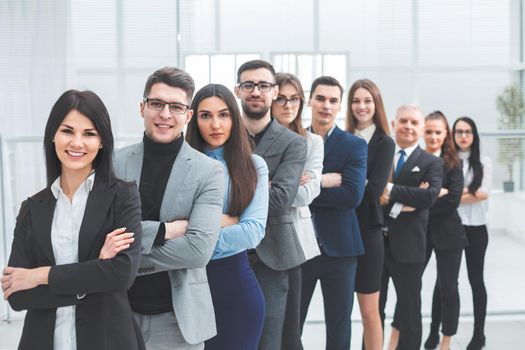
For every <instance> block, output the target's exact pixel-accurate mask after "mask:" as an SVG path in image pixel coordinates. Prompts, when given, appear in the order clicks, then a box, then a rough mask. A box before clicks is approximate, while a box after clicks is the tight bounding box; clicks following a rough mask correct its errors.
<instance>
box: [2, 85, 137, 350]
mask: <svg viewBox="0 0 525 350" xmlns="http://www.w3.org/2000/svg"><path fill="white" fill-rule="evenodd" d="M44 150H45V156H46V168H47V187H46V188H45V189H43V190H42V191H40V192H38V193H37V194H35V195H33V196H32V197H30V198H28V199H27V200H26V201H24V202H23V203H22V207H21V209H20V212H19V214H18V217H17V221H16V227H15V232H14V238H13V244H12V249H11V255H10V258H9V263H8V267H6V268H5V269H4V271H3V276H2V278H1V284H2V291H3V293H4V298H5V299H7V300H8V301H9V303H10V305H11V307H12V308H13V309H15V310H27V313H26V316H25V322H24V328H23V331H22V337H21V339H20V344H19V349H43V350H47V349H48V350H52V349H68V350H76V349H78V350H82V349H85V350H92V349H97V350H100V349H108V350H115V349H122V350H128V349H145V346H144V342H143V340H142V336H141V332H140V330H139V329H138V327H137V325H136V323H135V321H134V319H133V316H132V312H131V309H130V306H129V303H128V298H127V289H128V288H129V287H130V286H131V284H132V282H133V280H134V278H135V275H136V271H137V265H138V261H139V257H140V242H141V236H142V229H141V222H140V221H141V216H140V201H139V196H138V191H137V187H136V185H135V184H132V183H126V182H124V181H121V180H118V179H116V178H115V176H114V174H113V170H112V154H113V135H112V133H111V123H110V120H109V115H108V112H107V110H106V107H105V106H104V104H103V103H102V101H101V100H100V98H99V97H98V96H97V95H95V94H94V93H93V92H91V91H83V92H80V91H76V90H69V91H66V92H65V93H64V94H63V95H62V96H60V98H59V99H58V100H57V102H56V103H55V105H54V106H53V109H52V110H51V114H50V116H49V119H48V121H47V125H46V131H45V135H44ZM110 231H111V233H110V234H108V235H107V233H108V232H110ZM105 242H106V245H105V246H104V243H105ZM103 246H104V248H102V247H103ZM110 258H111V259H110Z"/></svg>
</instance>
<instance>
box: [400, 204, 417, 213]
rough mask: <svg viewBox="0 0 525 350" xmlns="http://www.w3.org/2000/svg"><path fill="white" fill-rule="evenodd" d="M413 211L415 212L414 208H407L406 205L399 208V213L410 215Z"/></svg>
mask: <svg viewBox="0 0 525 350" xmlns="http://www.w3.org/2000/svg"><path fill="white" fill-rule="evenodd" d="M413 211H416V208H414V207H409V206H408V205H403V208H401V212H403V213H411V212H413Z"/></svg>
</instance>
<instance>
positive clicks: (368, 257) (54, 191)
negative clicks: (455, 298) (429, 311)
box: [2, 60, 486, 349]
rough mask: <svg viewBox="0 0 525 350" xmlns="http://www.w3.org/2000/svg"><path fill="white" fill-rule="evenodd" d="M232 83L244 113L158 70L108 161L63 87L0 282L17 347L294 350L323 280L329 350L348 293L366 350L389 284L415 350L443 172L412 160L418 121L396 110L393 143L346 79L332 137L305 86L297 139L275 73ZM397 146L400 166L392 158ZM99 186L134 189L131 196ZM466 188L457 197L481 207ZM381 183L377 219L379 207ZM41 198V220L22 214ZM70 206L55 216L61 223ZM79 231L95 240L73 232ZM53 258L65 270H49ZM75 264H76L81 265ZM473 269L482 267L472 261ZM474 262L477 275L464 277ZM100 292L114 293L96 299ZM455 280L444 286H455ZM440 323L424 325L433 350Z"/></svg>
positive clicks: (335, 345)
mask: <svg viewBox="0 0 525 350" xmlns="http://www.w3.org/2000/svg"><path fill="white" fill-rule="evenodd" d="M237 80H238V85H237V86H236V87H235V94H236V95H237V97H238V98H239V100H240V102H241V107H242V111H241V110H239V108H238V105H237V103H236V101H235V97H234V95H233V94H232V93H231V92H230V91H229V90H228V89H227V88H226V87H224V86H222V85H217V84H210V85H208V86H206V87H204V88H202V89H201V90H199V91H198V92H197V94H196V95H195V97H194V98H193V100H192V97H193V93H194V83H193V80H192V79H191V77H190V76H189V75H188V74H187V73H185V72H184V71H182V70H179V69H176V68H169V67H166V68H163V69H160V70H158V71H156V72H155V73H154V74H152V75H151V76H150V77H149V78H148V81H147V82H146V87H145V90H144V94H143V101H142V102H141V104H140V113H141V116H142V118H143V119H144V126H145V132H144V137H143V141H142V142H141V143H139V144H136V145H131V146H128V147H125V148H124V149H121V150H118V151H117V152H116V154H115V157H114V158H115V159H114V161H112V151H113V139H112V135H111V127H110V122H109V116H108V115H107V111H106V110H105V107H104V105H103V103H102V101H100V99H98V97H96V95H94V94H92V93H90V92H78V91H68V92H66V93H65V94H64V95H62V96H61V97H60V98H59V100H58V101H57V103H56V104H55V106H54V108H53V110H52V112H51V116H50V118H49V120H48V125H47V127H46V134H45V137H44V144H45V146H46V166H47V169H48V187H47V188H46V189H45V190H43V191H42V192H40V193H39V194H37V195H35V196H33V197H31V198H29V199H28V200H27V201H25V202H24V203H23V205H22V209H21V211H20V214H19V216H18V218H17V226H16V229H15V235H14V241H13V248H12V253H11V257H10V260H9V267H7V268H6V269H4V274H3V277H2V289H3V291H4V297H5V298H7V299H8V300H9V302H10V303H11V305H12V307H13V308H14V309H27V310H28V314H27V316H26V321H25V324H26V326H25V327H24V332H23V335H22V339H21V342H20V348H22V349H24V348H35V346H37V344H38V346H39V347H40V348H42V344H47V345H46V346H44V347H43V348H50V349H51V348H54V349H77V348H78V349H82V348H86V349H91V348H97V349H98V348H100V349H104V348H108V349H120V348H122V349H124V348H125V349H133V348H144V344H145V346H146V347H147V348H148V349H201V348H203V347H204V346H205V348H206V349H256V348H259V349H279V348H282V349H301V348H302V345H301V338H300V337H301V329H302V327H303V325H304V321H305V318H306V314H307V311H308V306H309V303H310V300H311V297H312V293H313V290H314V288H315V285H316V282H317V280H320V282H321V288H322V291H323V301H324V306H325V319H326V328H327V337H326V338H327V345H326V347H327V348H328V349H348V348H349V347H350V335H351V320H350V315H351V311H352V306H353V293H354V290H355V291H357V296H358V302H359V306H360V310H361V314H362V318H363V324H364V346H365V347H366V348H367V349H379V348H381V347H382V342H383V336H382V328H381V318H380V315H381V312H380V310H379V305H380V292H379V291H380V290H381V289H382V288H383V289H384V288H385V281H386V279H387V278H388V276H392V278H393V279H394V283H395V286H396V291H397V294H398V305H399V310H400V311H399V313H397V312H396V316H395V319H394V326H395V327H397V329H399V331H400V336H399V341H398V344H399V345H397V346H398V347H399V348H400V349H411V348H416V343H417V342H418V341H419V343H420V342H421V339H420V338H421V331H420V329H421V325H420V314H419V320H418V317H417V312H419V313H420V296H419V293H420V289H421V274H422V272H423V268H424V265H425V260H426V261H427V262H428V257H427V256H429V255H430V254H427V253H426V249H425V241H426V239H425V236H426V232H427V230H426V227H427V220H428V209H429V208H430V207H431V206H432V204H433V202H434V201H435V200H436V198H437V196H438V194H439V192H440V190H441V171H442V170H441V167H442V166H441V163H440V162H439V159H438V158H437V157H433V156H431V155H427V153H425V152H423V151H421V150H419V148H418V147H417V143H418V142H419V137H420V136H421V134H422V130H423V121H422V114H421V111H420V110H419V109H417V108H415V107H413V106H403V107H401V108H400V109H399V110H398V111H397V115H396V118H395V121H394V129H395V143H394V141H393V140H392V139H391V138H390V137H389V136H388V135H389V128H388V123H387V119H386V113H385V111H384V107H383V103H382V99H381V95H380V93H379V89H378V88H377V86H375V84H373V83H372V82H371V81H369V80H360V81H357V82H356V83H355V84H354V85H353V86H352V87H351V89H350V92H349V97H348V116H347V130H348V131H349V132H345V131H343V130H341V129H339V128H338V127H337V126H336V125H335V119H336V116H337V114H338V112H339V111H340V107H341V103H342V97H343V88H342V86H341V85H340V84H339V82H337V80H335V79H333V78H331V77H320V78H318V79H316V80H315V81H314V83H313V84H312V87H311V90H310V96H309V99H308V105H309V106H310V108H311V110H312V125H311V126H310V127H309V128H307V129H305V128H304V127H303V125H302V121H301V114H302V110H303V108H304V106H305V104H306V98H305V96H304V93H303V89H302V87H301V83H300V81H299V80H298V79H297V78H296V77H295V76H293V75H291V74H286V73H278V74H275V71H274V70H273V67H272V66H271V65H270V64H269V63H267V62H265V61H261V60H256V61H249V62H247V63H245V64H243V65H242V66H241V67H240V68H239V70H238V75H237ZM166 107H167V108H166ZM272 116H273V117H274V118H272ZM445 121H446V119H445ZM186 125H187V131H186V135H185V138H186V140H184V137H183V132H182V131H183V128H184V127H185V126H186ZM455 125H456V124H455ZM460 125H461V124H460ZM474 131H475V126H474ZM354 134H355V135H354ZM464 134H465V135H467V133H466V131H465V133H464ZM471 134H472V130H471ZM62 136H67V137H65V140H64V141H63V142H62V143H63V146H62V148H59V147H58V146H59V144H58V143H57V142H56V140H58V139H60V137H62ZM250 139H251V140H250ZM396 148H399V149H403V150H404V152H405V153H406V154H405V155H403V154H399V153H398V152H396V153H395V154H396V156H395V157H394V152H395V149H396ZM469 149H470V148H469ZM435 152H437V151H435ZM435 152H433V153H435ZM398 154H399V155H398ZM446 157H447V155H445V160H446ZM395 158H397V159H395ZM405 158H406V159H405ZM478 159H479V138H478ZM394 160H395V164H396V166H395V167H394V169H395V170H397V171H399V169H401V168H403V169H408V167H410V168H411V169H412V170H411V171H410V170H403V171H401V172H400V174H399V176H397V171H395V173H394V174H395V175H394V177H393V178H392V180H391V182H390V184H389V185H388V186H387V182H388V179H389V175H390V172H391V170H392V165H393V162H394ZM405 162H406V163H407V166H404V163H405ZM112 163H113V164H112ZM445 163H446V162H445ZM472 163H473V164H474V167H476V166H477V165H476V161H473V162H472ZM478 163H479V162H478ZM454 164H456V165H457V164H458V163H454ZM463 164H465V162H464V163H463ZM478 165H479V164H478ZM446 167H447V164H445V168H446ZM415 168H417V169H418V170H417V171H414V170H413V169H415ZM427 168H428V169H430V170H429V171H427ZM50 169H51V170H50ZM53 169H54V170H53ZM113 169H114V170H113ZM466 169H467V170H468V171H471V170H469V169H471V168H470V167H467V168H466ZM481 169H483V166H481ZM50 171H51V172H50ZM113 172H114V173H115V174H116V176H118V177H119V178H122V179H125V180H128V181H134V182H135V183H136V184H137V185H138V191H137V187H136V186H135V185H132V184H130V183H125V182H123V181H121V180H117V177H116V176H115V175H113ZM95 175H96V176H95ZM474 178H475V180H474V182H476V181H478V180H479V178H476V176H474ZM95 179H99V180H98V181H95ZM98 183H101V184H103V185H104V186H105V187H108V186H109V187H111V188H114V187H118V188H119V189H120V188H125V192H127V193H124V194H122V193H120V192H123V190H122V189H120V192H118V193H116V194H115V195H114V196H113V197H111V196H110V195H108V194H107V193H105V192H107V189H106V190H105V192H102V194H100V195H98V196H95V194H96V193H95V191H92V190H91V189H92V188H93V189H96V188H97V186H95V187H93V184H95V185H97V184H98ZM421 183H428V185H427V187H426V188H420V185H421ZM115 184H116V185H115ZM117 185H118V186H117ZM101 186H102V185H99V186H98V187H101ZM119 186H120V187H119ZM476 186H477V185H476V184H474V185H473V186H472V189H473V191H474V192H472V190H470V187H469V191H467V192H466V193H465V194H464V195H463V196H464V197H465V198H469V199H466V200H470V201H472V202H474V201H477V200H478V199H479V198H480V195H481V194H480V193H476V191H481V190H479V186H478V187H476ZM385 187H386V188H387V189H388V202H389V203H390V204H389V205H387V206H386V213H387V215H386V217H387V219H384V215H383V208H382V207H381V204H380V197H381V194H382V193H383V189H384V188H385ZM451 192H453V191H450V190H449V194H447V195H450V194H452V193H451ZM109 193H113V192H109ZM469 193H470V196H471V197H472V198H470V197H469ZM482 193H485V192H483V191H482ZM64 195H65V197H64ZM119 197H124V198H119ZM139 197H140V202H139V201H138V198H139ZM445 197H446V196H445ZM445 197H443V198H445ZM88 199H89V201H88ZM43 202H45V203H46V204H45V207H46V208H47V212H40V209H38V207H37V205H35V203H43ZM131 202H134V205H135V206H134V207H133V206H132V204H133V203H131ZM60 203H62V205H59V204H60ZM86 203H87V204H88V205H86ZM137 203H140V204H138V205H137ZM91 206H93V207H94V208H93V209H91ZM390 207H392V208H393V209H392V210H391V209H390ZM62 208H64V209H62ZM108 208H109V209H108ZM140 209H141V210H140ZM67 210H69V216H68V215H63V214H62V215H60V213H61V212H65V213H67ZM73 214H75V215H76V216H73ZM97 215H98V217H97ZM122 216H124V218H122ZM36 220H47V221H43V222H40V225H38V221H36ZM68 220H69V221H70V222H69V223H68ZM71 220H73V222H71ZM103 220H106V224H105V225H103V224H102V223H103V222H104V221H103ZM51 221H52V222H53V225H51ZM55 221H56V222H55ZM93 222H98V223H99V224H98V225H97V226H98V227H89V226H88V225H93ZM137 222H139V223H141V224H139V225H137ZM46 223H47V226H46ZM90 223H91V224H90ZM85 226H88V227H85ZM32 227H40V229H42V230H43V232H41V233H36V232H34V230H33V229H32ZM63 227H67V229H66V231H67V232H64V228H63ZM114 228H118V229H115V230H113V231H112V232H111V233H109V234H107V235H106V233H107V232H109V231H111V229H114ZM61 230H62V235H60V234H59V232H60V231H61ZM397 232H399V233H397ZM429 232H430V230H429ZM485 232H486V229H485ZM83 233H84V234H83ZM429 234H430V233H429ZM86 235H89V236H91V239H90V240H87V241H86V239H85V238H84V236H86ZM71 236H72V237H71ZM61 240H62V241H63V242H62V243H60V242H61ZM64 241H65V242H64ZM42 243H44V244H42ZM61 244H62V245H61ZM77 246H78V250H79V254H78V255H76V256H75V254H73V253H72V252H73V250H74V249H73V248H75V247H77ZM65 247H67V249H69V250H67V249H65ZM485 248H486V245H485ZM59 250H60V251H59ZM63 250H66V251H67V256H68V258H67V259H60V254H62V253H63V252H62V251H63ZM84 250H89V254H87V253H84V254H80V253H81V252H82V251H84ZM460 252H461V250H460ZM363 253H364V255H363ZM139 255H140V259H139ZM456 255H457V254H456ZM473 255H476V258H475V259H478V260H479V259H480V258H481V259H482V257H481V255H483V254H482V251H480V250H479V249H478V250H477V251H476V253H475V254H473ZM459 256H461V254H460V255H459ZM210 259H211V260H210ZM383 259H384V262H383ZM438 259H439V258H438ZM441 259H442V260H443V258H441ZM445 259H448V258H445ZM456 260H457V259H456ZM467 260H468V257H467ZM139 261H140V263H139ZM119 262H120V263H121V264H120V265H118V263H119ZM122 262H123V263H124V264H122ZM62 265H64V266H62ZM474 265H475V266H474ZM383 266H384V267H385V268H384V269H383ZM472 266H473V267H472V270H476V269H477V270H478V274H479V264H476V263H473V264H472ZM470 270H471V269H470V268H469V272H470ZM135 271H138V276H137V278H136V279H135V281H134V282H133V284H131V281H133V278H134V277H135ZM383 271H385V273H383ZM82 272H84V273H82ZM117 273H121V274H126V275H125V276H126V277H127V279H125V278H124V277H123V276H121V275H116V274H117ZM112 274H113V275H112ZM60 275H61V276H62V279H59V278H58V277H56V276H60ZM110 278H113V279H116V280H112V281H111V282H112V283H110V284H109V285H105V284H104V282H106V281H107V279H110ZM70 279H71V283H68V281H69V280H70ZM451 279H452V280H453V279H454V277H453V276H451ZM455 280H456V289H457V274H456V279H455ZM481 280H482V265H481ZM117 282H120V283H117ZM438 284H439V288H438V286H437V287H436V291H435V300H436V305H437V301H439V300H440V298H439V295H444V292H443V288H442V287H441V284H442V283H441V274H438ZM128 288H129V290H128V292H127V299H128V300H129V304H127V302H126V300H125V299H126V293H125V292H126V290H127V289H128ZM416 294H417V295H416ZM381 296H384V297H385V298H386V293H385V292H383V293H381ZM385 298H381V301H382V305H384V300H386V299H385ZM418 300H419V304H418ZM441 300H443V304H444V305H443V308H445V303H446V302H445V299H444V297H443V296H442V297H441ZM111 301H113V303H112V306H111V307H112V308H113V309H112V308H109V310H108V312H107V313H103V314H102V315H97V317H95V316H94V315H93V314H90V313H89V312H93V310H98V309H99V308H103V309H104V310H106V309H108V306H107V304H108V303H110V302H111ZM34 303H36V304H37V305H35V304H34ZM485 304H486V293H485ZM115 305H117V306H115ZM458 305H459V304H458ZM77 308H78V310H76V309H77ZM436 308H438V306H436ZM396 310H398V308H397V307H396ZM382 315H383V316H384V313H383V314H382ZM75 316H76V317H75ZM116 316H118V317H116ZM445 316H446V315H445V312H444V316H443V317H444V320H443V323H444V324H445V322H448V321H445V319H446V317H445ZM114 319H115V320H118V322H117V321H113V320H114ZM42 320H51V322H48V324H49V327H48V328H49V329H45V330H43V329H39V328H38V327H37V326H36V324H37V323H38V322H39V321H42ZM80 320H82V321H80ZM109 320H111V321H112V323H111V325H115V326H116V325H117V324H119V325H120V324H122V323H123V322H124V321H123V320H125V322H127V323H126V325H127V328H125V331H124V332H123V331H122V329H119V330H118V331H117V330H116V329H113V328H111V327H110V326H108V327H109V329H107V328H108V327H105V326H104V325H106V324H107V323H108V322H109ZM438 320H439V316H438V315H437V313H436V317H435V322H434V321H433V328H432V330H433V332H432V333H431V335H432V336H434V335H435V333H436V332H437V330H436V329H437V328H436V327H439V326H438V324H439V321H438ZM52 321H54V322H52ZM456 324H457V320H456ZM102 326H104V327H105V328H104V330H103V331H101V328H100V327H102ZM418 327H419V331H418ZM444 327H445V326H444ZM139 329H140V331H139ZM434 330H435V331H434ZM46 331H51V333H49V332H46ZM481 332H482V330H481ZM51 334H54V336H51ZM66 334H73V336H67V337H66ZM131 334H134V336H133V337H131ZM418 334H419V340H418V339H417V338H418ZM444 334H445V331H444ZM445 335H448V334H445ZM66 338H67V339H66ZM434 338H435V337H434ZM429 339H430V338H429ZM131 344H133V345H131ZM418 347H419V345H417V348H418Z"/></svg>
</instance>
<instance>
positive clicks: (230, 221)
mask: <svg viewBox="0 0 525 350" xmlns="http://www.w3.org/2000/svg"><path fill="white" fill-rule="evenodd" d="M238 223H239V217H238V216H229V215H226V214H222V220H221V227H227V226H232V225H235V224H238Z"/></svg>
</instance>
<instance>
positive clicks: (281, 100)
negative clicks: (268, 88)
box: [275, 96, 301, 107]
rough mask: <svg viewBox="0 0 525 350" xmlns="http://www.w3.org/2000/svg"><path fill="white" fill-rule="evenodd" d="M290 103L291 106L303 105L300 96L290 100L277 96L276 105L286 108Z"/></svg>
mask: <svg viewBox="0 0 525 350" xmlns="http://www.w3.org/2000/svg"><path fill="white" fill-rule="evenodd" d="M287 102H290V105H292V106H298V105H299V104H300V103H301V98H300V97H298V96H292V97H290V98H286V97H284V96H277V98H276V99H275V104H276V105H278V106H281V107H284V106H286V103H287Z"/></svg>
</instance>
